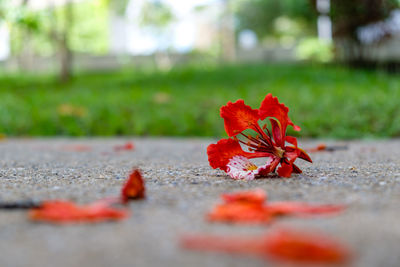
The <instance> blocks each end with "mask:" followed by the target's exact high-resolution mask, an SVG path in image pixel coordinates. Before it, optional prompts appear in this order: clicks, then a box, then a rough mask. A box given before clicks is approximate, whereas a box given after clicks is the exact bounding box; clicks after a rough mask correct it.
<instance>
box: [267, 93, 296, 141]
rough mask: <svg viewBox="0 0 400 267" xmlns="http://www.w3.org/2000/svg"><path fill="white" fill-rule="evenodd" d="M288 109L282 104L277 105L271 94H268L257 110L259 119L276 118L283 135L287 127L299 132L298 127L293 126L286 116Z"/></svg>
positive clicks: (276, 100)
mask: <svg viewBox="0 0 400 267" xmlns="http://www.w3.org/2000/svg"><path fill="white" fill-rule="evenodd" d="M288 112H289V108H287V107H286V106H285V105H284V104H281V103H279V101H278V98H277V97H273V96H272V94H268V95H267V96H266V97H265V99H264V100H263V102H261V107H260V109H259V115H260V119H261V120H264V119H265V118H267V117H273V118H276V119H277V120H278V121H279V122H280V123H281V127H282V135H285V133H286V128H287V125H291V126H293V128H294V130H295V131H300V127H299V126H297V125H294V124H293V122H292V121H291V120H290V118H289V116H288Z"/></svg>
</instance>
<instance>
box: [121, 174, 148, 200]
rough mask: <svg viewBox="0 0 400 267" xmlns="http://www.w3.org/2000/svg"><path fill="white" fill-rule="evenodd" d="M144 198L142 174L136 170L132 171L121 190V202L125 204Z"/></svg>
mask: <svg viewBox="0 0 400 267" xmlns="http://www.w3.org/2000/svg"><path fill="white" fill-rule="evenodd" d="M142 198H145V186H144V179H143V177H142V174H141V173H140V171H139V170H138V169H134V170H133V171H132V173H131V174H130V175H129V178H128V180H127V181H126V183H125V185H124V186H123V187H122V190H121V199H122V202H124V203H126V202H127V201H128V200H130V199H142Z"/></svg>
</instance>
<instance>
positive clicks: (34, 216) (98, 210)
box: [29, 200, 129, 224]
mask: <svg viewBox="0 0 400 267" xmlns="http://www.w3.org/2000/svg"><path fill="white" fill-rule="evenodd" d="M128 215H129V212H128V211H127V210H124V209H116V208H113V207H112V206H111V202H110V203H109V202H108V201H99V202H95V203H92V204H89V205H83V206H79V205H77V204H75V203H73V202H69V201H61V200H54V201H45V202H43V204H42V205H41V206H40V208H38V209H33V210H31V211H30V212H29V217H30V219H31V220H34V221H43V222H50V223H56V224H63V223H64V224H65V223H83V222H86V223H95V222H103V221H109V220H122V219H125V218H127V217H128Z"/></svg>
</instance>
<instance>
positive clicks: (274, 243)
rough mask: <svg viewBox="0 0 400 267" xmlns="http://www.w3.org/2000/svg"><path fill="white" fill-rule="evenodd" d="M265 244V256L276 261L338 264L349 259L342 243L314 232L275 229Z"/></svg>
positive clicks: (348, 253) (347, 251) (348, 254)
mask: <svg viewBox="0 0 400 267" xmlns="http://www.w3.org/2000/svg"><path fill="white" fill-rule="evenodd" d="M265 245H266V251H265V252H266V253H267V256H268V257H269V258H270V259H273V260H278V261H290V262H294V263H320V264H322V263H335V264H340V263H344V262H346V261H348V260H349V259H350V252H349V250H348V249H347V248H346V247H345V246H344V245H342V244H340V243H339V242H337V241H335V240H333V239H331V238H330V237H328V236H326V235H322V234H317V233H315V232H304V231H301V232H300V231H295V230H288V229H285V230H275V231H274V232H272V233H270V234H268V235H267V238H266V244H265Z"/></svg>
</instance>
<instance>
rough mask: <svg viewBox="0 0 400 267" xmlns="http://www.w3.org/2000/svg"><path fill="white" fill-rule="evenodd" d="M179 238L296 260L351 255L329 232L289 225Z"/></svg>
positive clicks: (194, 245) (339, 260)
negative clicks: (245, 233) (250, 233)
mask: <svg viewBox="0 0 400 267" xmlns="http://www.w3.org/2000/svg"><path fill="white" fill-rule="evenodd" d="M180 241H181V242H180V243H181V246H182V247H183V248H185V249H192V250H202V251H219V252H225V253H231V254H246V255H255V256H260V257H263V258H266V259H269V260H273V261H280V262H290V263H294V264H344V263H346V262H348V261H349V260H350V259H351V252H350V250H349V249H348V248H347V247H346V246H344V245H343V244H341V243H339V242H337V241H336V240H333V239H332V238H331V237H329V236H326V235H324V234H318V233H315V232H304V231H302V232H300V231H297V230H289V229H275V230H271V231H270V232H268V233H267V234H265V235H263V236H258V237H253V238H243V237H234V236H217V235H201V234H192V235H185V236H183V237H182V238H181V240H180ZM296 266H297V265H296ZM302 266H303V265H302ZM307 266H308V265H307Z"/></svg>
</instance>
